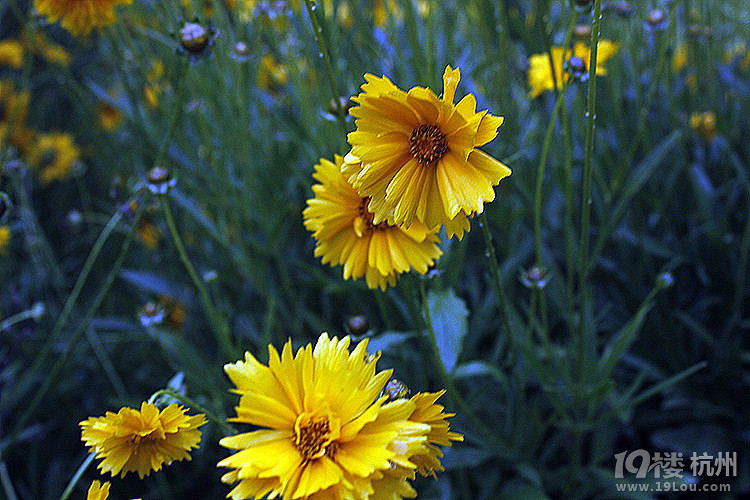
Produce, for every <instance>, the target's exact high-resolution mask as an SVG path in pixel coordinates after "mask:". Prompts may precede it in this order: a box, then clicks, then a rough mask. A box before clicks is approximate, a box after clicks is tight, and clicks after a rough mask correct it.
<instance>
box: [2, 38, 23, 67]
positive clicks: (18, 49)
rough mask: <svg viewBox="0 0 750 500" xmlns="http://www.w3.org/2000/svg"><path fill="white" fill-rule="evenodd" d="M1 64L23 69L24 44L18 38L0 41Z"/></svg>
mask: <svg viewBox="0 0 750 500" xmlns="http://www.w3.org/2000/svg"><path fill="white" fill-rule="evenodd" d="M0 66H10V67H11V68H14V69H21V66H23V45H21V42H19V41H18V40H2V41H0Z"/></svg>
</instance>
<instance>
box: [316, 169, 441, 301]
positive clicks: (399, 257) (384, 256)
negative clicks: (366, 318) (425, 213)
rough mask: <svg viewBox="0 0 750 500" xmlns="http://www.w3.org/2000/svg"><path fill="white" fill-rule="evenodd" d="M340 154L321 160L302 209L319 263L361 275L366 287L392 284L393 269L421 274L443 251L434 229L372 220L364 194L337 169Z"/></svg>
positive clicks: (346, 273)
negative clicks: (341, 267)
mask: <svg viewBox="0 0 750 500" xmlns="http://www.w3.org/2000/svg"><path fill="white" fill-rule="evenodd" d="M342 163H343V159H342V158H341V157H340V156H338V155H337V156H336V158H335V163H333V162H330V161H328V160H324V159H321V160H320V163H319V164H318V165H316V166H315V173H314V174H313V177H314V178H315V179H316V180H317V181H318V182H320V184H316V185H314V186H313V188H312V189H313V193H314V194H315V196H314V197H313V198H312V199H309V200H307V208H305V210H304V211H303V212H302V215H303V217H304V219H305V227H306V228H307V229H309V230H310V231H312V232H313V236H314V237H315V240H316V246H315V256H316V257H323V263H324V264H328V263H330V264H331V265H334V266H335V265H343V266H344V279H349V278H352V279H357V278H359V277H361V276H364V277H365V279H366V280H367V286H369V287H370V288H376V287H380V288H381V289H383V290H385V288H386V285H391V286H392V285H394V284H395V282H396V276H397V275H398V274H401V273H404V272H407V271H409V269H411V268H414V269H415V270H416V271H417V272H418V273H420V274H425V273H426V272H427V270H428V268H429V266H431V265H432V264H434V262H435V259H437V258H438V257H440V255H441V254H442V252H441V250H440V248H439V247H438V246H437V243H438V242H439V240H438V237H437V235H436V231H435V230H432V231H428V230H427V229H426V228H425V227H424V226H423V225H422V224H420V223H418V222H415V223H413V224H412V225H411V226H410V227H409V228H408V229H407V228H404V227H403V226H396V225H391V224H389V223H388V222H387V221H383V222H379V223H377V224H376V223H374V222H373V219H374V215H373V214H372V213H370V211H369V203H370V201H369V200H368V198H363V197H362V196H360V195H359V194H357V190H356V189H354V187H352V185H351V184H349V183H348V182H347V181H346V178H345V176H344V175H343V174H342V173H341V165H342Z"/></svg>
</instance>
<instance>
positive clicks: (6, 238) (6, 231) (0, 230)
mask: <svg viewBox="0 0 750 500" xmlns="http://www.w3.org/2000/svg"><path fill="white" fill-rule="evenodd" d="M8 243H10V228H9V227H8V226H0V255H5V254H6V253H7V252H8Z"/></svg>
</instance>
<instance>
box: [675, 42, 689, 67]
mask: <svg viewBox="0 0 750 500" xmlns="http://www.w3.org/2000/svg"><path fill="white" fill-rule="evenodd" d="M687 63H688V49H687V45H686V44H684V43H681V44H679V45H678V46H677V49H676V50H675V51H674V55H673V56H672V71H673V72H674V73H679V72H680V71H682V69H683V68H684V67H685V66H687Z"/></svg>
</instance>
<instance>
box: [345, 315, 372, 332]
mask: <svg viewBox="0 0 750 500" xmlns="http://www.w3.org/2000/svg"><path fill="white" fill-rule="evenodd" d="M344 326H345V327H346V331H347V332H349V333H350V334H351V335H364V334H365V333H367V330H369V329H370V322H369V321H368V320H367V316H363V315H358V316H352V317H351V318H349V319H348V320H346V325H344Z"/></svg>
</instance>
